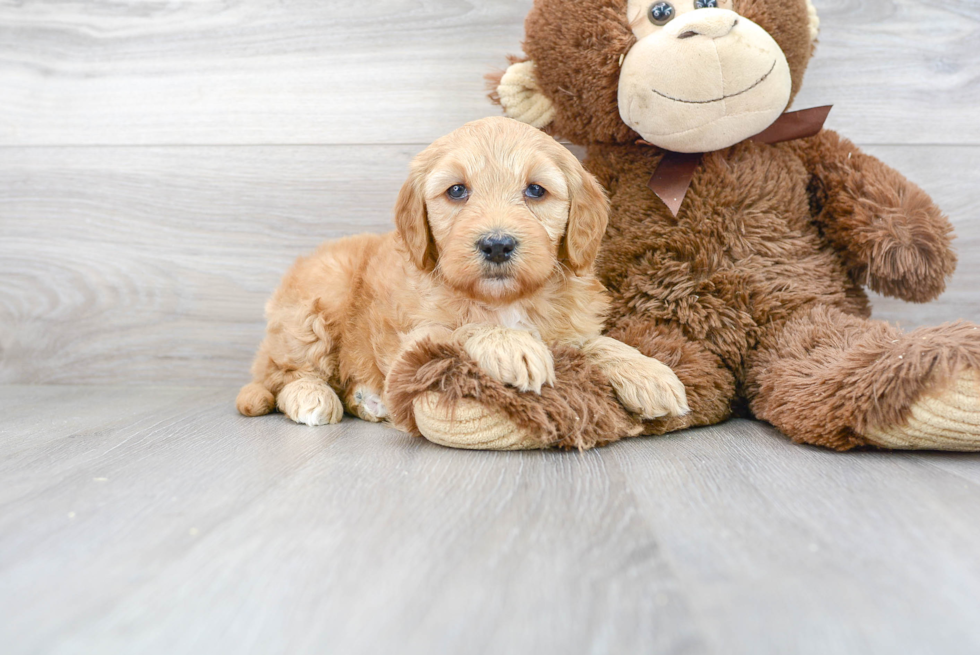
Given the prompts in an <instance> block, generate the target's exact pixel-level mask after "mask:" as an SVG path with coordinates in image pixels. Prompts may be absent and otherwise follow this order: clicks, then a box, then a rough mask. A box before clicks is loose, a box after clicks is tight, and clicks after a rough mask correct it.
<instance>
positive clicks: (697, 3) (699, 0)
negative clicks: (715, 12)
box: [694, 0, 718, 9]
mask: <svg viewBox="0 0 980 655" xmlns="http://www.w3.org/2000/svg"><path fill="white" fill-rule="evenodd" d="M717 7H718V0H694V8H695V9H716V8H717Z"/></svg>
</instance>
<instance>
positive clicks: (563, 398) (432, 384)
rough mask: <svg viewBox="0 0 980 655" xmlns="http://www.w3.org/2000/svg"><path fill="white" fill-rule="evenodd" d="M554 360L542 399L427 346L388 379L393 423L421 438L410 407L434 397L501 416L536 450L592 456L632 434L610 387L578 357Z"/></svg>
mask: <svg viewBox="0 0 980 655" xmlns="http://www.w3.org/2000/svg"><path fill="white" fill-rule="evenodd" d="M552 352H553V355H554V358H555V376H556V378H557V380H558V381H557V382H556V384H555V386H554V387H545V388H544V389H542V391H541V395H540V396H539V395H537V394H534V393H521V392H519V391H517V390H516V389H515V388H514V387H510V386H507V385H505V384H501V383H500V382H498V381H497V380H495V379H493V378H492V377H490V376H489V375H487V374H486V373H484V372H483V371H482V370H481V369H480V367H479V366H478V365H477V363H476V362H474V361H473V360H472V359H470V358H469V357H468V356H467V355H466V353H465V352H463V351H462V350H461V349H459V348H457V347H454V346H451V345H448V344H445V343H439V344H437V343H435V342H433V341H431V340H429V339H425V340H423V341H421V342H420V343H419V344H418V345H417V346H416V347H415V349H414V350H412V352H410V353H408V354H407V355H406V356H405V357H404V358H403V359H401V360H399V361H398V362H397V363H396V364H395V365H394V366H393V367H392V370H391V372H390V373H389V374H388V375H389V379H388V386H389V390H390V391H389V394H388V397H387V400H388V409H389V411H390V412H391V420H392V422H393V423H394V424H395V425H396V426H398V427H399V428H401V429H403V430H405V431H407V432H410V433H412V434H414V435H416V436H420V434H419V431H418V428H417V426H416V425H415V418H414V412H413V409H412V401H413V400H415V398H417V397H418V396H419V395H420V394H422V393H425V392H427V391H436V392H439V393H441V394H442V400H443V402H446V403H449V404H450V405H452V404H453V403H455V402H457V401H459V400H460V399H461V398H472V399H474V400H479V401H480V402H483V403H485V404H487V405H489V406H491V407H496V408H500V409H502V410H503V411H504V412H506V413H507V415H508V416H509V417H510V419H511V420H512V421H513V422H514V424H515V425H517V426H519V427H520V428H523V429H526V430H528V432H530V433H532V434H534V435H536V437H537V439H538V440H539V442H538V443H537V444H534V445H535V446H538V447H541V448H546V447H558V448H579V449H585V448H592V447H593V446H599V445H603V444H606V443H609V442H612V441H616V440H618V439H619V438H621V437H623V436H626V435H627V434H630V433H634V432H635V431H636V430H635V425H636V422H635V421H634V420H633V419H632V418H631V417H630V416H629V414H627V412H626V410H624V409H623V407H622V405H620V404H619V402H618V401H617V400H616V395H615V392H614V391H613V389H612V387H611V386H610V385H609V382H608V381H607V380H606V378H605V377H604V376H603V375H602V373H601V372H600V371H599V369H598V367H597V366H595V365H593V364H592V363H590V362H589V360H588V358H587V357H586V356H585V355H583V354H582V351H581V350H579V349H577V348H572V347H568V346H563V347H558V348H555V349H554V350H553V351H552Z"/></svg>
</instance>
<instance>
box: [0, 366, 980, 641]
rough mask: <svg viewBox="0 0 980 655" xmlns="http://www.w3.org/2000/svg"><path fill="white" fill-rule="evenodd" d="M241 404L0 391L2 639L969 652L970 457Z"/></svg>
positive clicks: (976, 624) (95, 391)
mask: <svg viewBox="0 0 980 655" xmlns="http://www.w3.org/2000/svg"><path fill="white" fill-rule="evenodd" d="M233 397H234V390H232V389H211V390H200V389H197V390H195V389H176V388H142V389H134V388H131V387H130V388H125V387H101V388H96V387H60V386H54V385H49V386H44V387H0V414H2V415H3V416H4V421H3V423H2V424H0V643H3V644H4V652H5V653H7V654H9V655H18V654H20V653H36V652H45V653H79V652H98V653H123V652H126V653H132V652H140V653H151V654H152V653H176V652H207V653H214V654H215V655H221V654H223V653H236V654H248V653H298V654H302V653H324V652H329V653H350V654H357V653H386V652H392V653H406V654H410V655H411V654H415V653H463V652H465V653H476V654H479V653H536V654H549V653H562V654H576V653H641V652H642V653H690V654H692V655H693V654H698V655H701V654H709V655H710V654H716V653H717V654H718V655H741V654H743V653H744V654H745V655H765V654H769V653H773V654H781V653H801V654H804V655H807V654H811V653H812V654H814V655H817V654H819V655H836V654H840V653H860V654H861V655H876V654H879V653H882V654H883V653H889V654H891V653H899V652H900V653H903V654H906V655H918V654H922V655H925V654H933V653H944V655H959V654H961V653H962V654H964V655H965V654H967V653H975V652H977V650H978V649H980V603H977V602H976V601H977V598H978V597H980V561H978V559H977V557H976V544H977V543H978V540H980V505H978V504H977V503H976V497H977V493H978V491H980V487H978V485H980V459H978V458H977V457H976V456H975V455H950V454H936V455H933V454H918V455H916V454H908V453H877V452H866V453H850V454H838V453H832V452H826V451H822V450H816V449H811V448H806V447H802V446H796V445H792V444H789V443H787V441H786V440H785V439H784V438H783V437H781V436H780V435H779V434H778V433H776V432H775V431H774V430H773V429H771V428H769V427H767V426H765V425H762V424H757V423H752V422H747V421H732V422H729V423H727V424H723V425H721V426H715V427H712V428H709V429H702V430H694V431H689V432H686V433H684V434H678V435H672V436H669V437H661V438H650V439H635V440H628V441H626V442H621V443H619V444H615V445H613V446H611V447H609V448H605V449H601V450H596V451H590V452H586V453H581V454H580V453H575V452H572V453H565V452H529V453H486V452H469V451H453V450H448V449H443V448H440V447H437V446H434V445H432V444H429V443H428V442H425V441H422V440H415V439H412V438H410V437H407V436H405V435H403V434H401V433H399V432H396V431H393V430H391V429H387V428H384V427H380V426H376V425H370V424H367V423H363V422H359V421H355V420H352V419H351V420H347V421H345V422H344V423H342V424H340V425H338V426H330V427H322V428H307V427H305V426H299V425H295V424H292V423H290V422H289V421H287V420H286V419H285V418H284V417H283V416H281V415H272V416H268V417H263V418H260V419H245V418H242V417H240V416H237V415H236V414H235V412H234V408H233V406H232V399H233Z"/></svg>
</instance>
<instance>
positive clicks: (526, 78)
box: [490, 61, 555, 129]
mask: <svg viewBox="0 0 980 655" xmlns="http://www.w3.org/2000/svg"><path fill="white" fill-rule="evenodd" d="M490 97H491V98H492V99H493V100H494V101H495V102H498V103H500V106H501V107H503V108H504V115H505V116H508V117H509V118H514V119H516V120H519V121H521V122H522V123H527V124H528V125H530V126H532V127H536V128H538V129H541V128H543V127H544V126H546V125H548V124H549V123H551V121H552V120H554V118H555V106H554V104H553V103H552V102H551V100H550V99H549V98H548V97H547V96H546V95H545V94H544V92H543V91H542V90H541V86H540V85H539V84H538V80H537V77H536V76H535V72H534V62H533V61H521V62H516V63H513V64H511V65H510V66H509V67H508V68H507V71H506V72H505V73H504V74H503V75H502V76H501V77H500V81H499V82H498V83H497V85H496V88H494V89H493V90H492V91H491V94H490Z"/></svg>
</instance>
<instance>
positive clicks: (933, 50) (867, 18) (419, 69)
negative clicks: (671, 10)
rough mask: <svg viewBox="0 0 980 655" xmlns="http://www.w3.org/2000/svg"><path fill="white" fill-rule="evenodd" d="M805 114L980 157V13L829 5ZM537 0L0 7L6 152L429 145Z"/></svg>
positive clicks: (463, 109) (890, 4)
mask: <svg viewBox="0 0 980 655" xmlns="http://www.w3.org/2000/svg"><path fill="white" fill-rule="evenodd" d="M815 4H816V5H817V7H818V9H819V10H820V14H821V19H822V26H823V30H822V36H821V42H820V47H819V50H818V54H817V57H816V59H815V60H814V62H813V63H812V65H811V69H810V73H809V75H808V79H807V83H806V85H805V87H804V90H803V93H802V95H801V96H800V98H799V101H798V103H797V106H800V107H804V106H808V105H814V104H828V103H835V104H836V105H837V109H836V111H835V112H834V114H833V115H832V117H831V120H830V126H831V127H833V128H835V129H839V130H841V131H842V132H844V133H845V134H847V135H848V136H850V137H851V138H853V139H855V140H856V141H857V142H858V143H889V144H891V143H894V144H908V143H943V144H964V143H970V144H974V145H980V121H978V120H977V119H976V113H975V108H976V106H977V105H978V104H980V83H978V80H980V59H978V58H977V57H976V56H975V52H976V48H975V44H976V43H977V42H978V41H980V5H978V4H977V3H976V1H975V0H944V1H943V2H922V1H921V0H816V3H815ZM530 5H531V1H530V0H518V1H514V0H486V1H484V2H476V3H471V2H463V1H461V0H429V1H427V2H416V1H415V0H383V1H382V2H372V3H370V4H364V3H358V2H349V1H342V0H293V1H291V2H288V3H283V2H262V1H254V0H253V1H244V0H231V1H227V0H178V1H174V2H132V1H124V0H93V1H89V2H78V1H77V0H33V1H30V0H28V1H21V2H13V3H11V2H7V3H0V98H3V102H2V103H0V145H69V144H86V145H92V144H117V145H131V144H202V145H210V144H256V143H265V144H351V143H375V144H378V143H382V144H393V143H428V142H430V141H431V140H433V139H435V138H436V137H438V136H441V135H442V134H444V133H446V132H448V131H449V130H450V129H451V128H454V127H457V126H458V125H460V124H462V123H463V122H465V121H467V120H470V119H473V118H478V117H480V116H485V115H490V114H494V113H496V111H495V109H494V108H493V107H491V106H490V105H489V103H488V102H487V101H486V99H485V97H484V89H483V81H482V77H483V75H484V74H485V73H487V72H489V71H491V70H493V69H495V68H499V67H502V66H504V65H505V63H506V55H507V54H512V53H519V52H520V43H521V39H522V36H523V20H524V15H525V14H526V12H527V10H528V8H529V7H530Z"/></svg>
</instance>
